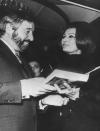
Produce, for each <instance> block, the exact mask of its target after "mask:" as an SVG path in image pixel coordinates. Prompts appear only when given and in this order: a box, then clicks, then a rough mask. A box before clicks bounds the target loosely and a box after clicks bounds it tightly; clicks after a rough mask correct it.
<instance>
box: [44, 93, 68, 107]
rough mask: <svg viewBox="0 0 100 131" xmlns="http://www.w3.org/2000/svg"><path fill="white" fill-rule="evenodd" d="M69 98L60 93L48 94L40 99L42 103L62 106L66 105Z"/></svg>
mask: <svg viewBox="0 0 100 131" xmlns="http://www.w3.org/2000/svg"><path fill="white" fill-rule="evenodd" d="M68 102H69V98H67V97H62V96H60V95H48V96H46V97H45V98H43V99H42V104H43V105H52V106H63V105H67V103H68Z"/></svg>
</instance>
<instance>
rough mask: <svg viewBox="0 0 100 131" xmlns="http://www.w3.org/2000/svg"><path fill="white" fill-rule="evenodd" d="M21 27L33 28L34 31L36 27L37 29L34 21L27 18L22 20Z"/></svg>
mask: <svg viewBox="0 0 100 131" xmlns="http://www.w3.org/2000/svg"><path fill="white" fill-rule="evenodd" d="M21 27H22V28H23V29H31V30H32V31H34V29H35V25H34V23H33V22H29V21H27V20H25V21H23V22H22V24H21Z"/></svg>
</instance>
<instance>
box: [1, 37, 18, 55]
mask: <svg viewBox="0 0 100 131" xmlns="http://www.w3.org/2000/svg"><path fill="white" fill-rule="evenodd" d="M0 39H1V40H2V41H3V42H4V43H5V45H6V46H7V47H8V48H9V49H10V50H11V52H12V53H13V54H14V55H15V54H16V51H15V49H14V48H12V47H11V46H10V45H9V44H8V43H7V42H6V41H5V40H4V39H2V38H0Z"/></svg>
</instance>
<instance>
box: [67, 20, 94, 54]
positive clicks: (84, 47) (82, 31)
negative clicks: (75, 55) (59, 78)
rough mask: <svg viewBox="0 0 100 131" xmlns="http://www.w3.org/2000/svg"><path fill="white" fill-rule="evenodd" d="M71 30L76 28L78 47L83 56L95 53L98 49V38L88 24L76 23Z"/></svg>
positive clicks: (72, 24) (70, 26) (71, 25)
mask: <svg viewBox="0 0 100 131" xmlns="http://www.w3.org/2000/svg"><path fill="white" fill-rule="evenodd" d="M69 28H76V36H75V37H76V45H77V47H78V48H79V49H80V50H81V51H82V54H91V53H94V51H95V49H96V37H95V31H94V28H93V27H92V26H91V25H90V24H89V23H87V22H74V23H71V24H70V25H69V27H68V28H67V29H69Z"/></svg>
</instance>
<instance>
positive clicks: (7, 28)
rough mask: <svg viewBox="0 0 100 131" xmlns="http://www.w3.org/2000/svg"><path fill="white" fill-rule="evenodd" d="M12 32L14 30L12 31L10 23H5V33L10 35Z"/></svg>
mask: <svg viewBox="0 0 100 131" xmlns="http://www.w3.org/2000/svg"><path fill="white" fill-rule="evenodd" d="M13 32H14V30H13V27H12V25H11V23H7V24H6V33H7V34H11V35H12V33H13Z"/></svg>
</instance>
